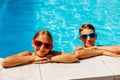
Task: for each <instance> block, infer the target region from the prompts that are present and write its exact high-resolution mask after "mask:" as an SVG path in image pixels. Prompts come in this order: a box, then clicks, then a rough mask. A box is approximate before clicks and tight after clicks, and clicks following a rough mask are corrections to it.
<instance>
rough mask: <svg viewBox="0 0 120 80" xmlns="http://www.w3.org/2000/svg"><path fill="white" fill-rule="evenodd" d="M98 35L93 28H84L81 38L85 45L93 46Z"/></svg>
mask: <svg viewBox="0 0 120 80" xmlns="http://www.w3.org/2000/svg"><path fill="white" fill-rule="evenodd" d="M96 37H97V36H96V34H95V33H94V31H93V30H92V29H83V31H81V37H80V40H81V41H82V42H83V44H84V46H85V47H92V46H94V44H95V40H96Z"/></svg>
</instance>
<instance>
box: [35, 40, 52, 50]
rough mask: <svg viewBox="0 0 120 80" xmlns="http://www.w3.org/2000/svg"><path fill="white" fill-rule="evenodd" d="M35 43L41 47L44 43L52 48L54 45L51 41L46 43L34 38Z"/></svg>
mask: <svg viewBox="0 0 120 80" xmlns="http://www.w3.org/2000/svg"><path fill="white" fill-rule="evenodd" d="M34 43H35V46H37V47H41V46H42V45H44V47H45V48H46V49H50V48H51V47H52V44H51V43H45V42H42V41H38V40H34Z"/></svg>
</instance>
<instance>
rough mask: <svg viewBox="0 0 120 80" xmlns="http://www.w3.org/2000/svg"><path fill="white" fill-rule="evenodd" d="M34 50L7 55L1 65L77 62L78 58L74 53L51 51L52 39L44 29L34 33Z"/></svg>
mask: <svg viewBox="0 0 120 80" xmlns="http://www.w3.org/2000/svg"><path fill="white" fill-rule="evenodd" d="M32 46H33V48H34V52H33V53H31V52H29V51H25V52H21V53H19V54H16V55H13V56H9V57H7V58H5V59H4V61H3V62H2V65H3V67H13V66H17V65H22V64H25V63H35V64H39V63H47V62H63V63H72V62H77V61H78V58H77V57H76V56H75V55H74V54H69V53H65V52H58V51H52V48H53V40H52V36H51V34H50V33H49V32H48V31H46V30H41V31H39V32H37V33H36V35H35V36H34V38H33V40H32Z"/></svg>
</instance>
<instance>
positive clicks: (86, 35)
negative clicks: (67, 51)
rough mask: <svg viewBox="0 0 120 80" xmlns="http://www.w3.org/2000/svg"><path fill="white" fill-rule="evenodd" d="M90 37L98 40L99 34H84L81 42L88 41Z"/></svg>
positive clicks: (81, 36)
mask: <svg viewBox="0 0 120 80" xmlns="http://www.w3.org/2000/svg"><path fill="white" fill-rule="evenodd" d="M88 36H89V37H90V38H97V34H96V33H90V34H83V35H80V37H79V39H81V40H86V39H87V38H88Z"/></svg>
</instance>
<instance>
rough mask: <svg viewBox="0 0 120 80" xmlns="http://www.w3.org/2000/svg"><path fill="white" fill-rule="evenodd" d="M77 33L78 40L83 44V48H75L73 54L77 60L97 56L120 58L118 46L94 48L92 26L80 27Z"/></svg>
mask: <svg viewBox="0 0 120 80" xmlns="http://www.w3.org/2000/svg"><path fill="white" fill-rule="evenodd" d="M79 33H80V37H79V39H80V41H81V42H82V43H83V44H84V48H83V47H82V46H78V47H76V49H75V52H74V53H75V54H76V55H77V57H78V58H88V57H92V56H97V55H108V56H114V57H119V56H120V46H95V41H96V39H97V34H96V33H95V28H94V26H93V25H91V24H84V25H82V26H81V27H80V29H79Z"/></svg>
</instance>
